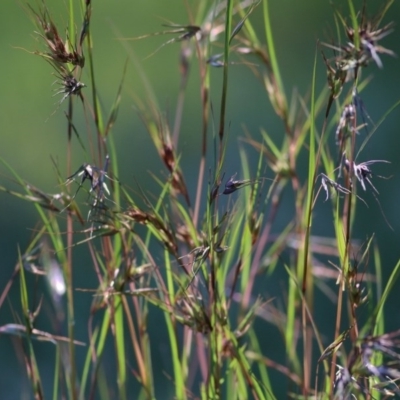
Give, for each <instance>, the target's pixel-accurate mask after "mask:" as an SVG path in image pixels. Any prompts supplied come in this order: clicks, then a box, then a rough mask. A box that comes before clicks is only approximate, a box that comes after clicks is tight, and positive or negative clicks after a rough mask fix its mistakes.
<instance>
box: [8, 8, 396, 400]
mask: <svg viewBox="0 0 400 400" xmlns="http://www.w3.org/2000/svg"><path fill="white" fill-rule="evenodd" d="M392 3H393V1H387V2H382V8H381V10H380V12H379V13H378V14H377V15H375V16H370V15H369V14H368V12H367V11H368V10H367V5H366V3H365V2H364V3H363V4H362V5H361V7H360V9H357V8H356V4H355V2H353V1H352V0H349V1H348V4H347V6H346V8H345V11H342V10H341V11H339V9H337V8H336V7H335V6H333V7H332V13H333V21H334V29H333V30H332V31H333V32H335V36H331V37H328V38H325V39H321V40H320V41H318V42H317V43H315V57H314V59H312V60H307V63H308V65H312V70H311V71H310V74H309V79H310V80H309V85H308V87H309V90H308V92H307V94H306V95H305V96H304V97H301V96H300V95H294V96H293V98H288V97H287V94H286V93H287V91H286V90H287V88H285V77H284V74H283V73H282V70H281V69H280V60H279V58H278V56H277V54H278V53H279V52H278V51H277V49H276V48H275V41H274V32H273V30H272V28H271V20H272V18H273V17H272V16H271V14H270V4H269V1H268V0H258V1H257V0H255V1H247V0H244V1H233V0H227V1H225V2H219V1H215V2H214V1H211V0H210V1H205V0H199V1H195V2H190V4H189V2H183V4H184V6H185V7H186V9H187V15H188V17H187V21H185V22H184V23H182V25H179V24H174V23H167V24H165V26H164V27H163V28H162V30H160V31H158V32H144V33H143V35H142V36H140V37H134V38H127V37H118V42H119V44H121V45H122V46H123V48H124V49H125V51H126V54H127V62H126V64H125V65H120V66H116V65H113V68H114V72H115V71H122V72H121V80H120V84H119V86H118V87H117V88H116V89H115V100H114V101H113V103H112V106H111V108H110V109H108V110H107V109H105V108H104V107H103V106H102V104H103V103H102V102H101V101H100V98H101V92H102V87H101V86H102V82H101V81H98V80H96V64H95V57H94V56H93V52H94V49H96V47H97V46H101V43H98V42H96V40H95V39H96V38H95V37H93V36H92V31H91V23H92V20H93V19H95V18H96V7H95V5H94V4H93V9H92V2H91V1H90V0H86V1H81V2H78V1H73V0H69V1H68V2H67V7H66V8H65V9H66V10H68V16H67V17H66V16H64V18H63V20H64V21H68V22H67V28H66V27H65V26H64V25H62V24H59V23H56V22H55V19H54V18H53V15H52V10H51V7H50V4H46V3H45V2H44V1H42V2H38V4H36V5H31V6H28V7H27V12H28V14H29V15H30V16H31V17H32V20H33V22H34V24H35V37H36V38H37V39H38V44H37V46H38V48H39V49H35V50H33V51H32V53H33V54H35V55H38V56H40V57H41V58H42V59H43V60H44V61H47V65H46V63H43V66H44V68H48V67H49V65H50V67H51V69H52V72H53V73H54V75H55V76H56V79H57V81H56V84H57V85H58V89H56V96H58V103H57V105H56V110H55V111H54V112H56V113H61V112H64V113H65V117H66V118H65V121H66V128H65V129H66V131H65V132H66V135H65V152H64V154H58V155H57V157H58V158H61V157H65V164H66V170H65V171H64V170H61V168H60V167H59V164H58V162H56V161H54V165H53V167H54V170H55V176H57V177H58V180H57V181H55V182H54V186H57V188H59V192H58V193H56V194H50V193H47V192H45V191H43V190H41V189H40V188H37V187H36V186H34V184H31V183H28V182H26V181H25V179H24V178H23V177H22V176H20V175H19V174H18V173H17V172H16V169H15V166H13V165H12V164H10V163H9V162H8V161H7V160H6V158H5V157H4V158H3V157H1V158H0V161H1V163H2V165H3V167H4V168H5V169H6V171H7V174H8V177H9V179H10V181H13V182H16V183H17V184H18V187H19V190H14V189H13V190H11V189H10V188H9V187H7V185H6V186H1V187H0V188H1V190H2V191H4V192H8V193H11V194H12V195H14V196H16V197H17V198H19V199H21V200H26V201H28V202H30V203H32V204H33V206H34V207H35V209H36V211H37V214H38V217H39V222H38V224H37V225H36V227H35V229H34V232H35V233H34V235H33V237H32V241H31V243H30V244H29V245H28V246H27V247H26V248H20V249H19V250H18V251H19V256H18V259H17V260H16V265H15V269H14V273H13V275H12V276H11V278H10V280H9V281H8V283H7V284H6V285H5V286H4V288H3V291H2V293H1V297H0V307H6V306H7V304H8V306H9V307H11V308H12V311H13V315H14V319H13V320H12V321H10V322H9V323H7V324H6V325H3V326H1V327H0V333H2V334H8V335H11V336H12V337H13V339H14V341H16V343H17V345H16V346H15V349H16V350H15V352H16V356H17V357H18V359H19V360H20V362H21V374H23V373H24V374H25V373H26V374H27V376H28V379H29V382H30V384H31V386H30V388H29V389H27V388H25V387H21V393H29V395H28V396H30V397H34V398H37V399H42V398H44V397H50V396H51V397H53V398H54V399H58V398H69V399H78V398H79V399H95V398H99V399H113V398H120V399H133V398H134V399H161V398H165V399H171V398H175V399H180V400H181V399H189V398H196V399H197V398H202V399H250V398H254V399H275V398H277V399H278V398H283V396H284V397H285V398H296V399H306V398H318V399H328V398H337V399H347V398H348V399H350V398H357V399H380V398H381V399H383V398H387V397H389V396H398V395H399V394H400V393H399V392H400V390H399V388H398V380H399V379H400V367H399V365H400V352H399V351H398V346H399V345H400V327H399V330H395V331H388V329H387V324H386V322H385V318H384V316H385V313H384V311H385V304H386V300H387V298H388V296H389V295H390V294H391V293H392V292H393V287H394V285H395V283H396V280H397V276H398V272H399V269H400V263H397V264H396V265H394V266H392V267H391V269H392V272H391V274H390V276H389V278H388V279H385V280H384V279H383V277H382V266H381V261H380V253H379V249H378V246H377V242H376V238H375V237H374V236H373V235H371V236H368V237H362V238H360V237H357V236H356V235H355V227H356V226H357V223H358V221H359V216H358V213H357V211H358V208H360V207H369V208H370V209H371V208H377V209H378V210H379V212H380V213H381V215H382V221H383V222H384V223H385V224H386V226H387V229H388V231H390V229H392V227H391V221H388V219H387V218H386V214H385V210H384V209H383V208H382V206H381V203H380V200H379V191H384V190H389V189H388V186H385V181H379V180H374V181H373V180H372V178H373V176H376V177H379V176H378V175H375V170H378V171H387V172H389V171H390V167H389V163H390V160H386V159H381V158H380V157H379V155H377V156H376V158H371V159H366V158H365V157H364V154H365V151H364V150H365V149H368V147H369V145H370V139H371V137H372V136H373V135H374V134H375V133H377V132H378V131H379V128H380V125H381V124H382V123H383V122H384V121H385V118H386V117H387V115H389V113H390V112H391V111H392V110H394V109H395V108H396V107H397V105H398V103H396V104H395V105H394V106H393V107H392V108H391V109H389V110H388V111H387V112H386V113H385V115H383V116H382V117H381V119H380V120H379V122H378V123H374V122H373V117H374V118H376V116H373V117H371V116H370V115H371V113H370V110H368V109H367V108H368V107H367V104H365V103H364V101H363V93H364V92H365V91H368V84H369V81H370V74H369V72H368V71H369V70H370V69H371V68H372V69H374V71H375V73H376V74H379V73H380V72H381V71H382V69H383V64H384V63H385V62H397V60H396V59H395V58H394V57H390V56H393V55H394V53H393V51H392V50H390V49H387V48H385V47H384V42H385V39H386V36H387V35H389V34H390V33H392V31H393V29H394V27H393V25H392V24H391V23H390V22H389V23H386V22H384V21H386V19H387V14H388V10H389V9H390V6H391V4H392ZM74 7H76V8H77V9H75V8H74ZM137 12H140V6H138V10H137ZM77 15H80V16H79V17H77ZM282 23H284V21H282ZM117 29H118V27H116V30H117ZM118 35H119V34H118ZM150 36H162V37H163V40H164V41H163V43H162V44H161V46H160V47H158V48H155V49H154V50H151V51H150V52H149V57H150V60H152V59H154V57H157V55H158V51H167V49H168V48H171V47H172V46H175V47H179V48H180V64H179V66H178V67H177V70H176V71H171V72H169V71H167V70H165V71H163V72H162V73H163V74H165V76H164V78H165V79H170V78H169V76H168V74H169V73H171V74H175V75H177V76H178V78H179V80H180V85H179V88H178V93H177V98H176V110H175V115H174V118H171V117H169V116H168V113H167V112H166V111H164V110H162V109H161V108H160V106H159V105H158V99H157V96H156V95H155V93H156V92H157V91H156V90H154V89H153V87H152V84H151V82H150V81H149V80H148V78H147V75H146V70H145V68H144V67H143V63H142V62H140V61H138V58H137V57H136V56H135V53H134V52H133V50H132V48H133V47H134V44H135V43H137V41H138V40H140V41H141V42H142V43H143V41H146V40H147V39H148V38H149V37H150ZM235 64H241V65H242V68H243V67H246V68H249V69H250V71H251V72H252V73H253V74H254V76H255V78H256V79H257V80H258V82H259V85H260V86H262V88H263V90H264V91H265V95H266V96H265V98H266V99H267V100H268V102H269V104H270V106H271V110H272V111H273V112H274V114H275V118H277V119H279V122H280V124H281V132H282V134H281V135H280V136H276V135H274V134H273V135H272V134H270V132H269V130H270V127H269V125H268V121H269V119H268V118H266V119H265V125H264V126H262V127H260V129H259V131H258V132H251V133H250V132H249V131H248V129H247V128H244V137H243V138H242V140H241V141H240V145H239V148H238V151H237V152H235V153H234V155H232V154H231V153H230V151H231V149H232V141H233V140H232V134H231V125H230V118H231V113H230V101H229V100H230V99H231V97H230V96H231V92H232V82H231V80H230V77H231V72H232V68H234V65H235ZM192 66H196V68H195V69H196V73H198V88H197V90H198V94H199V98H200V103H199V107H198V109H197V112H198V115H199V121H200V124H199V125H198V126H193V130H195V131H196V135H198V136H199V137H201V141H200V142H201V146H200V147H199V148H198V150H197V153H196V154H188V152H187V151H185V147H183V146H182V144H183V143H185V141H187V140H188V139H187V137H186V136H185V135H186V132H185V130H184V129H183V119H184V116H185V110H186V109H185V99H186V94H187V87H188V81H189V75H190V70H191V67H192ZM129 68H133V69H134V70H135V74H137V75H138V76H140V77H141V80H142V82H143V84H144V87H145V88H146V96H144V97H142V96H139V95H134V96H133V102H134V108H135V110H136V112H137V113H138V115H139V116H140V119H141V121H142V123H143V126H144V127H145V129H146V130H147V132H148V135H149V138H150V140H151V142H152V144H153V145H154V149H155V152H156V154H157V155H158V157H159V160H157V163H156V161H155V164H154V165H155V167H154V169H153V170H151V171H149V173H148V177H149V179H151V180H152V181H154V183H155V186H153V188H155V189H153V191H151V192H150V191H149V190H148V189H147V188H145V187H142V185H139V184H138V183H137V182H136V181H135V179H134V177H133V176H131V178H130V179H131V181H127V180H126V179H127V178H125V179H124V180H122V179H120V171H121V170H122V169H123V165H124V163H125V162H126V160H124V159H121V156H120V155H119V151H118V147H117V146H116V140H115V136H116V131H117V129H116V127H115V123H116V121H117V117H118V112H119V109H120V105H121V101H122V100H123V99H122V95H123V90H124V88H126V86H127V85H126V83H125V80H124V79H125V75H126V71H127V69H129ZM325 74H327V84H326V85H324V87H319V83H318V82H319V80H318V77H319V76H321V75H325ZM124 100H125V101H129V99H128V100H126V99H125V98H124ZM131 101H132V99H131ZM51 112H52V111H50V113H51ZM77 113H82V115H83V116H84V121H85V125H84V126H80V124H81V120H80V119H78V118H76V114H77ZM378 118H379V117H378ZM171 119H172V122H171V121H170V120H171ZM243 123H244V124H246V123H248V121H243ZM83 132H85V133H86V134H83ZM139 142H140V139H138V141H137V143H138V146H140V143H139ZM76 148H79V150H80V152H81V154H84V158H83V159H82V162H81V163H80V165H73V159H74V157H73V151H74V149H76ZM369 153H373V149H370V152H369ZM233 157H235V160H234V161H235V165H236V166H237V170H235V171H231V170H230V169H231V167H230V165H232V158H233ZM191 159H195V160H198V164H197V165H196V166H195V167H194V171H195V172H193V171H192V172H191V173H190V174H189V173H188V171H187V168H184V165H187V164H186V162H187V160H191ZM133 162H134V161H133ZM159 163H161V165H162V168H163V170H162V171H161V172H160V171H159V165H160V164H159ZM383 173H385V172H383ZM189 176H190V178H189ZM193 176H196V178H195V179H194V180H193ZM128 179H129V178H128ZM378 188H379V190H378ZM83 192H85V193H83ZM288 202H290V204H288ZM25 204H27V203H25ZM289 210H291V211H289ZM282 214H285V215H286V216H287V215H289V214H290V217H289V218H281V215H282ZM321 215H322V216H323V218H324V220H323V221H322V223H321V226H323V231H324V232H323V234H321V229H320V228H319V229H318V230H316V229H315V228H314V227H313V222H314V221H316V220H317V219H318V217H319V216H321ZM320 218H321V217H320ZM390 232H391V231H390ZM82 248H84V249H85V254H86V257H87V259H86V260H85V261H84V265H85V269H86V270H87V271H88V272H87V273H88V276H89V274H90V276H91V277H92V278H90V279H88V281H87V282H88V285H87V287H80V286H77V284H76V281H75V279H74V276H75V274H76V271H77V268H82V260H81V259H80V258H78V257H76V252H77V251H78V250H79V251H82ZM79 254H82V253H79ZM318 260H322V261H318ZM29 282H35V286H34V287H35V289H32V285H30V284H29ZM13 286H17V287H18V288H19V294H20V299H13V298H11V297H10V301H9V302H8V303H6V302H5V299H6V298H7V296H8V295H9V293H10V290H11V288H12V287H13ZM271 287H273V288H275V290H271V289H270V288H271ZM38 288H40V289H38ZM267 288H269V289H267ZM321 288H322V290H320V289H321ZM33 290H35V291H36V292H35V296H33V295H32V291H33ZM38 290H39V291H40V296H38V294H37V291H38ZM82 292H83V293H82ZM270 292H271V293H272V292H273V295H272V294H270ZM78 294H79V296H78ZM82 296H86V297H85V298H86V299H87V300H89V301H91V304H90V306H89V307H88V309H87V310H86V315H88V318H87V325H86V326H83V327H82V326H81V325H82V324H80V325H79V326H77V321H79V318H80V317H79V315H80V314H81V312H82V311H83V310H82V307H83V304H84V303H82V304H81V302H80V300H79V299H82ZM78 297H79V299H78ZM32 299H33V300H32ZM317 299H318V300H317ZM321 308H326V309H330V310H333V313H331V314H330V315H331V316H332V318H331V320H330V322H329V323H327V322H326V319H325V318H324V316H322V315H321V313H320V312H318V309H319V310H320V309H321ZM39 315H40V316H41V321H44V322H42V324H43V323H44V324H45V325H46V323H47V325H46V326H47V328H46V329H45V330H43V329H42V328H41V327H40V326H38V324H37V319H38V316H39ZM85 323H86V321H85ZM0 340H5V338H4V336H3V335H2V336H1V339H0ZM37 341H45V342H50V343H48V344H47V347H46V349H47V350H46V351H48V352H51V354H52V355H53V356H54V368H53V370H52V373H53V375H52V376H49V375H48V372H47V373H46V374H45V373H44V372H43V368H42V367H41V355H42V351H43V348H44V347H38V343H37ZM42 346H43V345H42ZM24 371H25V372H24Z"/></svg>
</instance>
